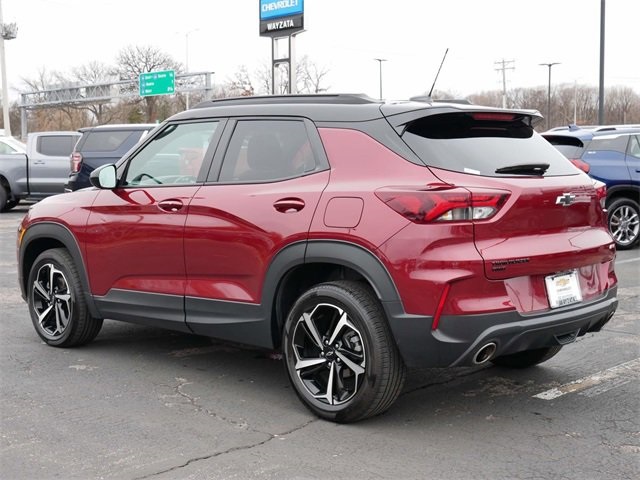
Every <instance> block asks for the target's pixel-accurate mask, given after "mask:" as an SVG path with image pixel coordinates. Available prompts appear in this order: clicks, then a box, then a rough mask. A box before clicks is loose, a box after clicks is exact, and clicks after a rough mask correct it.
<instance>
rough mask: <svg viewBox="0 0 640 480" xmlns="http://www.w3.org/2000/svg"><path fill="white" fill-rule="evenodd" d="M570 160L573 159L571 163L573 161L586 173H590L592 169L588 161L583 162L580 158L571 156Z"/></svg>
mask: <svg viewBox="0 0 640 480" xmlns="http://www.w3.org/2000/svg"><path fill="white" fill-rule="evenodd" d="M569 160H570V161H571V163H573V164H574V165H575V166H576V167H578V168H579V169H580V170H582V171H583V172H584V173H589V170H590V169H591V167H590V166H589V164H588V163H587V162H583V161H582V160H580V159H579V158H570V159H569Z"/></svg>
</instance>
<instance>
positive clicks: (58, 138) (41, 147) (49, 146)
mask: <svg viewBox="0 0 640 480" xmlns="http://www.w3.org/2000/svg"><path fill="white" fill-rule="evenodd" d="M76 140H78V137H77V136H75V135H45V136H41V137H38V141H37V142H36V151H37V152H38V153H40V154H42V155H48V156H52V157H68V156H69V155H71V152H72V151H73V147H74V146H75V144H76Z"/></svg>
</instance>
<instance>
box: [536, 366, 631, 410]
mask: <svg viewBox="0 0 640 480" xmlns="http://www.w3.org/2000/svg"><path fill="white" fill-rule="evenodd" d="M639 377H640V358H636V359H635V360H631V361H629V362H625V363H621V364H620V365H616V366H615V367H611V368H607V369H606V370H602V371H600V372H598V373H594V374H593V375H589V376H587V377H583V378H580V379H578V380H574V381H573V382H570V383H565V384H564V385H560V386H559V387H554V388H551V389H549V390H545V391H544V392H541V393H538V394H536V395H533V397H534V398H539V399H541V400H553V399H555V398H558V397H561V396H562V395H565V394H567V393H576V392H577V393H580V394H581V395H584V396H587V397H594V396H596V395H600V394H602V393H605V392H607V391H609V390H611V389H612V388H615V387H619V386H621V385H625V384H627V383H629V382H630V381H632V380H634V379H636V378H639Z"/></svg>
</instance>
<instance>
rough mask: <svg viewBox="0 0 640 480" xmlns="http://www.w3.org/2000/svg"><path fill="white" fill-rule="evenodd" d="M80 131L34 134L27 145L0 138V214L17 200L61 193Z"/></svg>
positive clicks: (7, 138) (29, 136)
mask: <svg viewBox="0 0 640 480" xmlns="http://www.w3.org/2000/svg"><path fill="white" fill-rule="evenodd" d="M79 138H80V133H79V132H36V133H30V134H28V136H27V144H26V145H25V144H23V143H21V142H19V141H17V140H15V139H13V138H11V137H0V212H6V211H8V210H10V209H12V208H13V207H15V206H16V205H17V204H18V203H19V202H20V200H23V199H26V198H29V199H34V200H39V199H41V198H44V197H48V196H51V195H55V194H58V193H62V192H64V184H65V182H66V181H67V180H68V178H69V169H70V166H69V155H70V154H71V152H72V151H73V147H74V146H75V144H76V142H77V141H78V139H79Z"/></svg>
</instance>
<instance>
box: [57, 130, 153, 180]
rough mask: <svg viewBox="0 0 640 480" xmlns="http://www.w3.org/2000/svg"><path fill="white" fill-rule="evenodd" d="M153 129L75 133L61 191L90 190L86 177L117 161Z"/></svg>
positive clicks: (83, 131)
mask: <svg viewBox="0 0 640 480" xmlns="http://www.w3.org/2000/svg"><path fill="white" fill-rule="evenodd" d="M155 127H156V125H155V124H152V123H132V124H123V125H98V126H94V127H86V128H81V129H79V130H78V131H79V132H80V133H81V134H82V136H81V137H80V140H78V143H77V144H76V146H75V148H74V150H73V152H72V153H71V169H70V172H69V180H68V182H67V184H66V185H65V191H67V192H70V191H74V190H79V189H81V188H85V187H90V186H91V184H90V183H89V174H91V172H92V171H94V170H95V169H96V168H98V167H100V166H102V165H106V164H108V163H115V162H116V161H118V160H120V158H122V156H123V155H124V154H125V153H127V152H128V151H129V150H131V148H133V146H134V145H135V144H137V143H138V142H139V141H140V139H142V138H143V137H144V136H145V135H147V133H149V132H150V131H151V130H153V129H154V128H155Z"/></svg>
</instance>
